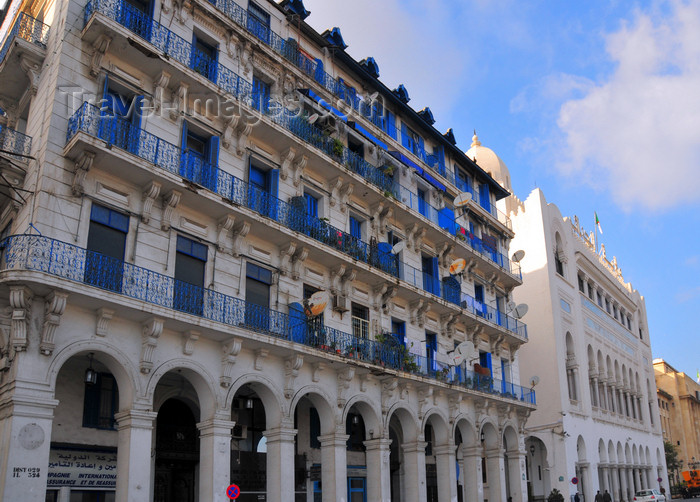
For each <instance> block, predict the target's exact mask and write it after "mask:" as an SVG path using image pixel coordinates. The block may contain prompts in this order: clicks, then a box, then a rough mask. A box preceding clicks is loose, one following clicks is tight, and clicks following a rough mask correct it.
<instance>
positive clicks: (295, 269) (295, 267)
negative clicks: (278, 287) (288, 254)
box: [291, 247, 309, 281]
mask: <svg viewBox="0 0 700 502" xmlns="http://www.w3.org/2000/svg"><path fill="white" fill-rule="evenodd" d="M307 256H309V250H308V249H307V248H305V247H302V248H300V249H297V250H296V252H295V253H294V255H293V256H292V271H291V276H292V279H294V280H295V281H297V280H299V278H300V277H301V266H302V265H303V263H304V261H305V260H306V258H307Z"/></svg>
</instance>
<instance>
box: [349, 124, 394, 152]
mask: <svg viewBox="0 0 700 502" xmlns="http://www.w3.org/2000/svg"><path fill="white" fill-rule="evenodd" d="M348 125H349V126H350V127H352V128H353V129H355V130H356V131H357V132H359V133H360V134H362V135H363V136H364V137H365V138H367V139H368V140H370V141H371V142H372V143H374V144H375V145H377V146H378V147H379V148H383V149H384V150H387V149H388V148H389V147H388V146H387V144H386V143H384V142H383V141H382V140H380V139H379V138H377V137H376V136H375V135H374V134H372V133H371V132H369V131H368V130H367V129H365V128H364V127H362V126H361V125H360V124H358V123H357V122H352V121H350V122H348Z"/></svg>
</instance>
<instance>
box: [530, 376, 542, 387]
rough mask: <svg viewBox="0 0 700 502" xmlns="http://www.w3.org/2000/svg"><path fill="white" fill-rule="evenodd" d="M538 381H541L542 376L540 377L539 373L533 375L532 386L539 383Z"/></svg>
mask: <svg viewBox="0 0 700 502" xmlns="http://www.w3.org/2000/svg"><path fill="white" fill-rule="evenodd" d="M538 383H540V377H538V376H537V375H535V376H533V377H532V378H531V379H530V388H533V387H534V386H535V385H537V384H538Z"/></svg>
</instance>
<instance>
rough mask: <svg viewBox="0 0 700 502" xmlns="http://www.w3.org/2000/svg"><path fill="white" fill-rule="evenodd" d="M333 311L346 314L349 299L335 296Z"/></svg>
mask: <svg viewBox="0 0 700 502" xmlns="http://www.w3.org/2000/svg"><path fill="white" fill-rule="evenodd" d="M333 310H335V311H336V312H340V313H341V314H342V313H345V312H347V311H348V310H349V309H348V299H347V298H345V297H344V296H340V295H334V296H333Z"/></svg>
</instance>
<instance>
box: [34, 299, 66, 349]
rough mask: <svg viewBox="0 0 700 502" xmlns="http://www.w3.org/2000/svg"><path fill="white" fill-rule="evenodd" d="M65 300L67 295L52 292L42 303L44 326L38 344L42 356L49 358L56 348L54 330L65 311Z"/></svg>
mask: <svg viewBox="0 0 700 502" xmlns="http://www.w3.org/2000/svg"><path fill="white" fill-rule="evenodd" d="M67 300H68V293H64V292H62V291H55V290H54V291H52V292H51V293H49V295H48V296H47V297H46V301H45V303H44V325H43V327H42V330H41V342H40V343H39V352H40V353H41V354H42V355H45V356H50V355H51V354H53V351H54V349H55V348H56V344H55V343H54V337H55V335H56V328H58V326H59V324H61V316H62V315H63V312H65V310H66V301H67Z"/></svg>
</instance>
